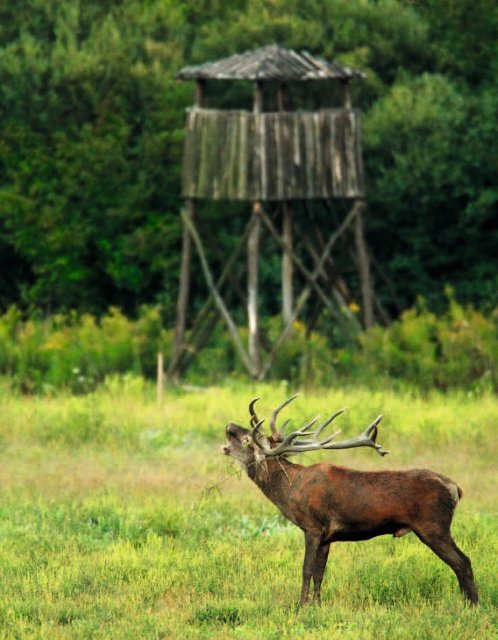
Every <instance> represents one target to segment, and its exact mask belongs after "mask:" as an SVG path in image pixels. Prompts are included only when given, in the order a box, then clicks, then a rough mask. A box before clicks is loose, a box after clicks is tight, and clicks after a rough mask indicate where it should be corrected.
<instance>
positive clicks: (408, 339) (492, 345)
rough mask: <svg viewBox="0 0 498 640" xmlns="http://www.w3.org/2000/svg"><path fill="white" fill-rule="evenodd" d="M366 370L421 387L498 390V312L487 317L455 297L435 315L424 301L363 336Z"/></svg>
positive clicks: (362, 363) (361, 339) (362, 356)
mask: <svg viewBox="0 0 498 640" xmlns="http://www.w3.org/2000/svg"><path fill="white" fill-rule="evenodd" d="M360 341H361V346H362V350H361V359H360V362H359V364H360V365H361V366H362V367H366V374H367V376H368V375H372V376H379V375H380V376H382V375H385V376H387V377H392V378H395V379H396V378H401V379H405V380H409V381H410V382H411V383H414V384H416V385H417V386H419V387H421V388H422V389H426V390H429V389H432V388H434V387H438V388H440V389H448V388H450V387H464V388H465V387H467V388H474V389H475V390H477V391H478V390H479V389H483V388H484V389H494V390H496V389H498V367H497V364H498V359H497V355H498V313H497V311H495V312H494V313H493V314H490V316H488V317H486V316H484V315H483V314H482V313H480V312H478V311H476V310H475V309H471V308H466V309H464V308H463V307H461V306H460V305H459V304H458V303H457V302H456V301H455V299H454V298H452V297H450V304H449V307H448V310H447V311H446V313H445V314H443V315H441V316H436V315H435V314H433V313H431V312H430V311H429V310H428V309H427V307H426V306H425V304H424V303H423V301H420V303H419V305H418V307H417V308H415V309H411V310H408V311H405V312H404V313H403V314H402V315H401V317H400V318H399V320H397V321H396V322H394V323H393V324H392V325H391V326H390V327H389V328H388V329H381V328H380V327H376V328H374V329H372V330H370V331H369V332H368V333H366V334H364V335H363V336H362V337H361V338H360Z"/></svg>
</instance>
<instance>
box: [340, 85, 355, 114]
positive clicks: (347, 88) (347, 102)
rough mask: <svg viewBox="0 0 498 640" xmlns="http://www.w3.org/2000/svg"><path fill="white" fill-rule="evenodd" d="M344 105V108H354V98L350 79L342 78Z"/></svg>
mask: <svg viewBox="0 0 498 640" xmlns="http://www.w3.org/2000/svg"><path fill="white" fill-rule="evenodd" d="M341 85H342V107H343V109H348V110H350V109H352V108H353V99H352V98H351V85H350V84H349V80H342V81H341Z"/></svg>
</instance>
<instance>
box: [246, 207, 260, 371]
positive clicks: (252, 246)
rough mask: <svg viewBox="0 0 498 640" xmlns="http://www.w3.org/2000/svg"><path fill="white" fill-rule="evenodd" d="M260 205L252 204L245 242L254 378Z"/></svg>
mask: <svg viewBox="0 0 498 640" xmlns="http://www.w3.org/2000/svg"><path fill="white" fill-rule="evenodd" d="M260 209H261V204H260V203H259V202H255V203H254V204H253V218H254V223H253V225H252V228H251V232H250V234H249V238H248V241H247V317H248V321H249V360H250V361H251V368H252V370H253V372H254V375H255V377H257V376H258V374H259V371H260V369H261V357H260V355H261V354H260V349H259V311H258V275H259V240H260V236H261V221H260V218H259V211H260Z"/></svg>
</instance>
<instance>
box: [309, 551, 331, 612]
mask: <svg viewBox="0 0 498 640" xmlns="http://www.w3.org/2000/svg"><path fill="white" fill-rule="evenodd" d="M329 550H330V544H320V545H319V546H318V549H317V550H316V559H315V567H314V569H313V585H314V592H313V599H314V601H315V602H316V604H320V591H321V588H322V580H323V574H324V573H325V567H326V566H327V560H328V557H329Z"/></svg>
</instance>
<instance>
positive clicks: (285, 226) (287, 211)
mask: <svg viewBox="0 0 498 640" xmlns="http://www.w3.org/2000/svg"><path fill="white" fill-rule="evenodd" d="M288 107H289V91H288V86H287V85H286V84H285V83H283V82H280V83H279V85H278V89H277V109H278V111H279V113H284V112H285V111H286V110H287V109H288ZM282 239H283V241H284V243H285V245H286V246H287V247H288V249H289V251H284V252H283V254H282V317H283V320H284V323H285V324H288V322H289V320H290V318H291V317H292V305H293V302H294V300H293V290H292V280H293V270H292V258H291V254H290V252H292V210H291V205H290V202H288V201H286V200H284V201H283V202H282Z"/></svg>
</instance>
